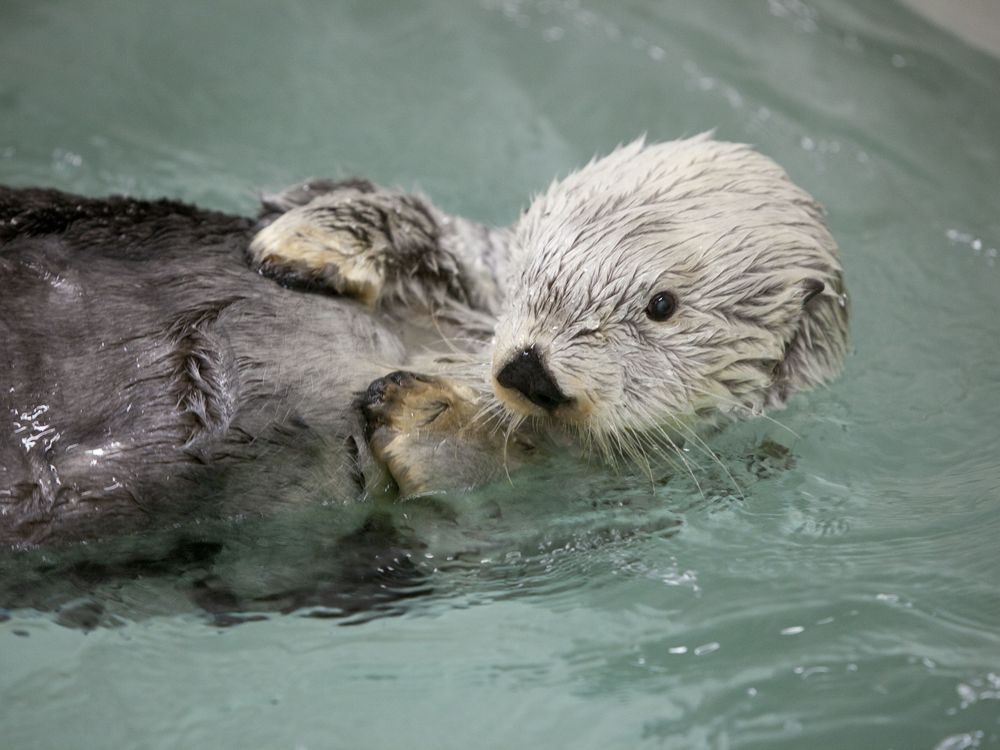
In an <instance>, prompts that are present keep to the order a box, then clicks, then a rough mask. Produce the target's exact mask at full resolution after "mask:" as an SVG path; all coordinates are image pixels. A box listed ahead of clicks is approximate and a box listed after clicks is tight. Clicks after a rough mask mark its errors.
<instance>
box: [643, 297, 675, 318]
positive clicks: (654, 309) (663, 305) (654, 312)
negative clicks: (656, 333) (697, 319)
mask: <svg viewBox="0 0 1000 750" xmlns="http://www.w3.org/2000/svg"><path fill="white" fill-rule="evenodd" d="M676 310H677V297H675V296H674V293H673V292H657V293H656V294H654V295H653V299H651V300H650V301H649V304H648V305H646V315H648V316H649V319H650V320H655V321H657V322H660V323H662V322H663V321H664V320H667V319H668V318H669V317H670V316H671V315H673V314H674V312H675V311H676Z"/></svg>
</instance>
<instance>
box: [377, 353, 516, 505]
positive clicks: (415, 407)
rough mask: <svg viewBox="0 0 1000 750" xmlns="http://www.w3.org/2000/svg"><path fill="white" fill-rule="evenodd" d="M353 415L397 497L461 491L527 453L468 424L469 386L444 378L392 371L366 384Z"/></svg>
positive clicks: (472, 419) (473, 401) (473, 402)
mask: <svg viewBox="0 0 1000 750" xmlns="http://www.w3.org/2000/svg"><path fill="white" fill-rule="evenodd" d="M361 410H362V412H363V414H364V416H365V420H366V422H367V424H368V434H369V440H368V442H369V445H370V447H371V451H372V455H374V456H375V458H376V460H378V461H380V462H381V463H382V464H384V465H385V467H386V468H387V469H388V471H389V473H390V474H391V475H392V477H393V479H394V480H395V481H396V484H397V485H398V486H399V491H400V494H401V495H402V496H403V497H412V496H415V495H421V494H427V493H430V492H439V491H443V490H452V489H466V488H470V487H475V486H477V485H481V484H484V483H486V482H488V481H491V480H493V479H495V478H496V477H498V476H501V475H502V473H503V470H504V468H505V467H507V468H511V467H512V466H519V465H520V464H522V463H524V461H525V460H526V455H527V453H528V452H529V451H530V448H529V447H528V446H527V445H526V443H524V442H523V441H520V440H517V439H515V440H512V441H511V445H510V446H509V447H508V446H507V445H505V438H504V435H503V434H501V433H498V431H497V430H495V429H489V428H488V427H487V426H486V425H485V424H483V423H482V422H481V421H478V420H477V419H476V416H477V413H478V411H479V403H478V400H477V397H476V393H475V391H474V390H473V389H472V388H469V387H468V386H465V385H462V384H460V383H458V382H456V381H451V380H447V379H445V378H437V377H430V376H426V375H417V374H414V373H412V372H405V371H402V370H400V371H396V372H393V373H390V374H389V375H386V376H385V377H384V378H379V379H378V380H376V381H374V382H373V383H372V384H371V385H370V386H369V388H368V391H367V393H366V394H365V396H364V398H363V400H362V404H361Z"/></svg>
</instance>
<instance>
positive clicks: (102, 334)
mask: <svg viewBox="0 0 1000 750" xmlns="http://www.w3.org/2000/svg"><path fill="white" fill-rule="evenodd" d="M257 229H259V225H257V224H256V223H255V222H254V221H253V220H251V219H247V218H242V217H235V216H228V215H224V214H220V213H214V212H210V211H203V210H201V209H197V208H194V207H192V206H187V205H184V204H180V203H176V202H171V201H153V202H149V201H140V200H133V199H129V198H119V197H113V198H105V199H89V198H82V197H79V196H73V195H68V194H65V193H60V192H57V191H53V190H38V189H22V190H18V189H9V188H0V289H2V293H0V368H2V369H0V386H2V387H0V414H2V415H3V420H2V421H0V544H9V545H24V544H37V543H43V542H48V541H52V540H61V541H65V540H72V539H82V538H92V537H96V536H106V535H110V534H115V533H120V532H123V531H129V530H135V529H143V528H148V527H151V526H157V525H160V526H162V525H163V524H164V523H171V522H175V521H182V520H189V519H192V518H197V517H203V516H211V515H234V514H242V513H252V514H254V513H260V512H267V511H269V510H271V509H273V508H274V507H275V506H277V505H280V504H282V503H287V502H297V501H301V500H302V498H304V497H307V496H308V497H315V496H316V495H317V494H318V495H322V496H323V497H324V499H327V498H333V499H340V500H346V499H352V498H353V497H355V496H356V495H357V487H356V485H355V484H354V483H353V481H352V479H351V477H352V476H353V474H352V472H354V471H355V468H354V464H353V460H352V456H351V450H350V446H349V445H348V441H352V440H353V441H359V440H361V439H362V433H361V430H362V428H361V425H360V423H359V422H358V421H357V419H356V418H354V417H353V416H351V415H352V414H353V413H354V412H353V411H352V410H351V409H350V408H349V407H350V405H351V400H352V398H353V397H354V393H355V392H358V391H362V390H363V389H364V388H365V386H366V385H367V383H368V382H369V381H370V380H371V379H372V378H373V377H374V376H375V375H377V374H379V373H380V372H381V370H380V369H379V365H378V364H376V363H377V362H384V361H399V360H400V359H401V357H402V352H403V350H402V346H401V344H400V342H399V341H398V339H397V338H396V336H395V335H394V334H393V333H392V332H390V331H389V330H387V329H386V328H385V327H383V326H382V325H380V324H379V323H378V321H377V320H376V319H375V318H373V317H372V316H371V315H368V314H366V313H364V312H363V311H361V310H359V309H358V308H356V306H355V305H353V304H352V303H350V302H347V301H343V300H337V299H333V298H330V297H327V296H321V295H313V294H303V293H300V292H294V291H290V290H287V289H284V288H282V287H281V286H279V285H277V284H274V283H273V282H272V281H270V280H268V279H265V278H262V277H261V276H259V275H258V274H256V273H254V272H253V271H251V270H249V269H248V268H247V267H246V264H245V258H244V253H245V249H246V247H247V244H248V243H249V241H250V239H251V237H252V236H253V234H254V232H255V231H256V230H257Z"/></svg>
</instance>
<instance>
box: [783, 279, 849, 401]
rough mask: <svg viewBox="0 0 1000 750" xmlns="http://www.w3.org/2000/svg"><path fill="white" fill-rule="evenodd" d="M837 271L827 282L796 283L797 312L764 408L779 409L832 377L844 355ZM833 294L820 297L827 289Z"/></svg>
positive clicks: (842, 302)
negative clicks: (797, 289)
mask: <svg viewBox="0 0 1000 750" xmlns="http://www.w3.org/2000/svg"><path fill="white" fill-rule="evenodd" d="M843 288H844V285H843V279H842V277H841V275H840V273H839V272H837V273H836V275H835V276H834V277H833V278H831V279H830V280H829V281H827V282H824V281H822V280H820V279H816V278H808V279H805V280H803V281H802V282H800V283H799V290H800V294H801V297H800V304H801V306H802V307H801V311H800V313H799V315H798V319H797V321H796V323H795V328H794V331H793V333H792V336H791V338H790V339H788V342H787V343H786V344H785V355H784V357H783V358H782V360H781V362H780V363H779V364H778V366H777V368H776V369H775V373H774V381H773V383H772V385H771V387H770V389H769V390H768V393H767V405H768V406H772V407H775V406H782V405H784V403H785V400H786V399H787V398H788V397H789V396H790V395H792V394H793V393H796V392H798V391H804V390H808V389H810V388H814V387H815V386H817V385H819V384H821V383H825V382H826V381H827V380H829V379H830V378H832V377H833V376H834V375H836V374H837V372H839V371H840V368H841V366H842V364H843V360H844V355H845V354H846V352H847V302H846V299H847V298H846V295H845V294H844V293H843ZM828 289H829V290H831V291H832V292H833V294H824V293H823V292H826V291H827V290H828Z"/></svg>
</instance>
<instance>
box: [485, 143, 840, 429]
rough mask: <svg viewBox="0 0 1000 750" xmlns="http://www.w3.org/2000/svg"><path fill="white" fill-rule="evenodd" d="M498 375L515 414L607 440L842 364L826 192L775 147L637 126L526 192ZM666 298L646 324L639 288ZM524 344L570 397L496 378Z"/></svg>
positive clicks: (756, 397)
mask: <svg viewBox="0 0 1000 750" xmlns="http://www.w3.org/2000/svg"><path fill="white" fill-rule="evenodd" d="M513 253H514V255H513V258H512V264H511V273H510V277H509V281H508V283H507V288H506V300H507V302H506V306H505V309H504V310H503V312H502V314H501V316H500V319H499V322H498V324H497V327H496V336H495V340H494V348H493V357H492V387H493V390H494V392H495V393H496V395H497V397H498V398H499V400H500V401H501V403H502V404H503V405H504V407H505V408H506V409H507V410H508V411H509V412H510V413H511V414H512V415H513V416H515V417H523V416H536V417H543V418H548V419H552V420H555V421H556V422H558V423H560V424H563V425H565V426H569V427H573V428H575V429H578V430H579V431H580V433H581V434H582V435H583V436H585V437H587V438H591V439H594V440H596V441H597V442H598V443H599V444H601V445H609V444H610V445H612V446H613V445H614V444H615V443H616V442H617V443H618V444H619V445H621V444H622V443H623V442H624V443H627V442H628V441H629V440H630V439H631V438H632V437H634V436H636V435H639V434H642V433H646V434H648V433H649V432H650V431H659V432H660V433H661V434H666V433H664V432H663V431H664V430H668V431H670V432H672V433H674V434H678V435H683V434H684V433H685V431H686V430H687V431H689V430H690V425H692V424H704V423H705V422H714V421H717V420H718V419H720V418H721V417H723V416H727V415H728V416H744V415H747V414H757V413H760V412H761V411H762V410H763V409H765V408H768V407H775V406H780V405H782V404H783V403H784V401H785V399H786V398H787V396H788V395H790V394H791V393H793V392H795V391H798V390H802V389H806V388H810V387H813V386H815V385H817V384H819V383H822V382H824V381H826V380H828V379H829V378H830V377H832V376H833V375H834V374H836V373H837V371H838V370H839V369H840V366H841V363H842V360H843V357H844V354H845V350H846V346H847V304H846V295H845V292H844V285H843V279H842V273H841V266H840V262H839V260H838V257H837V248H836V245H835V243H834V241H833V238H832V237H831V236H830V233H829V231H828V230H827V228H826V226H825V223H824V220H823V212H822V209H821V208H820V206H819V205H818V204H817V203H816V202H815V201H814V200H813V199H812V198H811V197H810V196H809V195H808V194H806V193H805V192H804V191H802V190H801V189H799V188H798V187H796V186H795V185H794V184H792V182H791V181H790V180H789V179H788V176H787V175H786V174H785V172H784V171H783V170H782V169H781V168H780V167H779V166H778V165H777V164H775V163H774V162H773V161H771V160H770V159H769V158H767V157H765V156H762V155H760V154H758V153H756V152H754V151H753V150H751V149H750V148H749V147H747V146H744V145H738V144H731V143H720V142H717V141H714V140H711V139H710V138H709V137H708V136H699V137H696V138H692V139H689V140H683V141H674V142H669V143H663V144H656V145H650V146H646V145H644V144H643V142H642V141H641V140H640V141H636V142H633V143H631V144H629V145H628V146H625V147H622V148H619V149H618V150H616V151H614V152H613V153H612V154H610V155H609V156H607V157H605V158H603V159H600V160H598V161H594V162H591V163H590V164H589V165H587V166H586V167H584V168H583V169H581V170H580V171H578V172H575V173H573V174H572V175H570V176H569V177H567V178H566V179H564V180H562V181H561V182H556V183H553V184H552V186H551V187H550V188H549V189H548V191H547V192H546V193H544V194H543V195H541V196H540V197H539V198H537V199H536V200H535V201H534V202H533V203H532V205H531V206H530V208H529V209H528V211H527V212H526V213H525V215H524V216H523V217H522V219H521V221H520V222H519V224H518V226H517V228H516V231H515V239H514V251H513ZM664 291H669V292H671V293H673V294H674V295H675V296H676V299H677V301H678V305H677V308H676V312H675V313H674V314H673V315H672V316H671V317H670V318H669V319H667V320H665V321H662V322H657V321H655V320H652V319H650V317H648V316H647V314H646V308H647V305H648V304H649V302H650V300H651V298H652V297H653V296H654V295H656V294H657V293H658V292H664ZM529 347H534V348H535V349H536V350H537V351H538V353H539V355H540V357H541V360H542V362H543V364H544V367H545V368H546V370H547V371H548V373H549V375H551V377H552V379H553V381H554V382H555V384H556V385H557V386H558V388H559V389H560V390H561V391H562V392H563V393H564V394H565V395H566V396H567V397H569V398H570V399H572V400H571V401H570V402H569V403H566V404H562V405H560V406H558V407H556V408H555V409H554V410H551V412H547V411H546V410H545V409H542V408H540V407H539V406H536V405H535V404H533V403H531V402H530V401H529V400H528V399H527V398H525V397H524V396H522V394H521V393H519V392H518V391H516V390H513V389H511V388H505V387H503V386H501V385H500V384H499V383H498V382H497V380H496V378H497V375H498V373H499V372H500V371H501V369H502V368H503V367H504V365H505V364H507V363H508V362H510V361H511V360H512V358H513V357H514V356H515V355H516V354H517V353H518V352H520V351H523V350H524V349H527V348H529Z"/></svg>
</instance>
